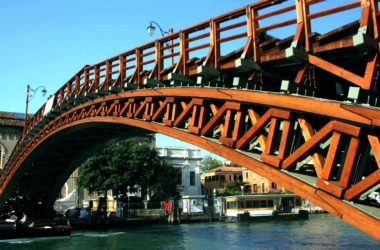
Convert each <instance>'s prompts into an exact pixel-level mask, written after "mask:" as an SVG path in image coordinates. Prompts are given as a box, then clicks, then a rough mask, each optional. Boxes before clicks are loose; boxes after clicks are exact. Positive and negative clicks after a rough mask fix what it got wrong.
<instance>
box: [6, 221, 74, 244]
mask: <svg viewBox="0 0 380 250" xmlns="http://www.w3.org/2000/svg"><path fill="white" fill-rule="evenodd" d="M70 235H71V227H69V226H64V225H51V226H50V225H45V226H36V227H35V226H33V223H32V224H31V225H24V224H22V223H20V222H16V221H15V222H10V221H0V239H1V240H7V239H19V238H35V237H57V236H70Z"/></svg>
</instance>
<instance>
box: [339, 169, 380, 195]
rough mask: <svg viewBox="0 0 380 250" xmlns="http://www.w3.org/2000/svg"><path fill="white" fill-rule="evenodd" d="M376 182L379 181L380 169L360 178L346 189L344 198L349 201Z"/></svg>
mask: <svg viewBox="0 0 380 250" xmlns="http://www.w3.org/2000/svg"><path fill="white" fill-rule="evenodd" d="M378 183H380V169H378V170H376V171H375V172H373V173H372V174H370V175H369V176H367V177H366V178H365V179H363V180H361V181H360V182H358V183H356V184H355V185H354V186H352V187H351V188H349V189H347V190H346V193H345V195H344V198H345V199H347V200H349V201H350V200H353V199H355V198H357V197H358V196H359V195H361V194H362V193H363V192H365V191H366V190H369V189H370V188H371V187H373V186H375V185H376V184H378Z"/></svg>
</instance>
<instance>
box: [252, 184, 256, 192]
mask: <svg viewBox="0 0 380 250" xmlns="http://www.w3.org/2000/svg"><path fill="white" fill-rule="evenodd" d="M253 192H254V193H257V184H253Z"/></svg>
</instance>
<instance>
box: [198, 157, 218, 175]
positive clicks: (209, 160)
mask: <svg viewBox="0 0 380 250" xmlns="http://www.w3.org/2000/svg"><path fill="white" fill-rule="evenodd" d="M222 164H223V163H222V162H221V161H219V160H218V159H215V158H213V157H212V156H206V157H205V158H203V160H202V161H201V169H202V172H203V173H205V172H207V171H209V170H210V169H213V168H217V167H220V166H222Z"/></svg>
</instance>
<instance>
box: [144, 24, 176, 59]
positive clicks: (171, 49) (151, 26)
mask: <svg viewBox="0 0 380 250" xmlns="http://www.w3.org/2000/svg"><path fill="white" fill-rule="evenodd" d="M154 26H156V27H158V29H159V30H160V32H161V35H162V36H165V35H168V34H171V33H173V28H170V29H169V30H168V31H165V30H163V29H162V28H161V26H160V25H159V24H158V23H156V22H155V21H150V22H149V26H148V27H146V31H147V32H148V34H149V35H150V36H152V35H153V34H154V31H155V30H156V28H155V27H154ZM164 44H165V46H166V47H168V46H169V42H168V41H166V42H164ZM170 44H171V45H173V41H172V40H171V41H170ZM170 53H171V54H173V53H174V48H173V47H171V48H170ZM171 61H172V64H174V57H173V56H171Z"/></svg>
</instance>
